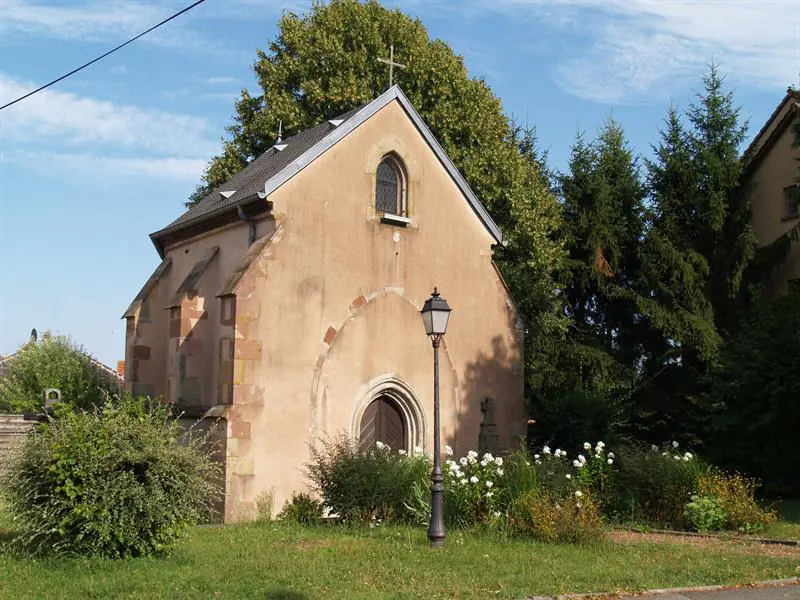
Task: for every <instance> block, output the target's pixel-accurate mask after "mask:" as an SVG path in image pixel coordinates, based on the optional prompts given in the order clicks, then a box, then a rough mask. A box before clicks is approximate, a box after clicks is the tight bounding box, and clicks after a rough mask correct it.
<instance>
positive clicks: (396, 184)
mask: <svg viewBox="0 0 800 600" xmlns="http://www.w3.org/2000/svg"><path fill="white" fill-rule="evenodd" d="M375 175H376V177H375V210H376V211H377V212H379V213H384V214H388V215H397V216H400V217H405V216H406V212H407V198H406V197H407V194H408V190H407V185H406V174H405V168H404V167H403V164H402V162H401V161H400V159H399V158H398V157H397V156H395V155H394V154H389V155H387V156H385V157H384V158H383V160H382V161H381V163H380V164H379V165H378V170H377V172H376V174H375Z"/></svg>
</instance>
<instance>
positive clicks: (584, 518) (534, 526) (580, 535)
mask: <svg viewBox="0 0 800 600" xmlns="http://www.w3.org/2000/svg"><path fill="white" fill-rule="evenodd" d="M508 524H509V527H510V529H511V531H513V532H515V533H517V534H520V535H526V536H530V537H532V538H534V539H537V540H542V541H545V542H560V543H585V542H593V541H597V540H599V539H601V538H602V537H603V521H602V518H601V516H600V509H599V506H598V504H597V503H596V502H595V501H594V500H593V499H592V497H591V496H590V495H588V494H583V493H582V492H580V491H579V490H576V491H575V492H573V493H572V494H567V495H563V496H558V495H554V494H551V493H550V492H548V491H547V490H533V491H531V492H528V493H527V494H525V495H523V496H521V497H520V498H518V499H517V500H516V501H514V502H513V504H512V505H511V508H510V511H509V519H508Z"/></svg>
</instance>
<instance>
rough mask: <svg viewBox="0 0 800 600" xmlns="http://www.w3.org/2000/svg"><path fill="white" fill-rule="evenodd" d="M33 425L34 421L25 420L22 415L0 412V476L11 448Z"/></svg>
mask: <svg viewBox="0 0 800 600" xmlns="http://www.w3.org/2000/svg"><path fill="white" fill-rule="evenodd" d="M35 425H36V421H26V420H25V419H24V417H23V416H22V415H3V414H0V476H2V474H3V473H4V472H5V468H6V464H7V461H8V457H9V454H10V452H11V450H12V449H13V448H14V446H16V445H17V444H19V443H20V442H21V441H22V439H23V437H24V436H25V434H27V433H28V432H29V431H31V429H33V427H34V426H35Z"/></svg>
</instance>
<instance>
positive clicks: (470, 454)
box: [467, 450, 478, 458]
mask: <svg viewBox="0 0 800 600" xmlns="http://www.w3.org/2000/svg"><path fill="white" fill-rule="evenodd" d="M467 458H478V453H477V452H475V450H470V451H469V452H467Z"/></svg>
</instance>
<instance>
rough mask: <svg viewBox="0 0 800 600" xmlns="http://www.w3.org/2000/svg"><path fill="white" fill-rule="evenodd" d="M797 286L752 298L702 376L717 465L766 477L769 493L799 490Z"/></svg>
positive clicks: (799, 300) (799, 326) (799, 322)
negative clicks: (768, 297)
mask: <svg viewBox="0 0 800 600" xmlns="http://www.w3.org/2000/svg"><path fill="white" fill-rule="evenodd" d="M798 332H800V291H798V290H795V291H793V292H792V293H790V294H789V295H787V296H785V297H783V298H780V299H779V300H776V301H774V302H772V303H767V302H760V303H758V304H757V305H756V306H755V307H754V308H753V309H752V310H751V312H750V314H749V315H748V316H747V318H746V319H745V320H744V321H743V323H742V325H741V327H740V330H739V332H738V333H737V334H736V335H734V336H732V337H731V338H730V339H729V340H728V341H727V344H726V345H725V348H724V349H723V351H722V354H721V356H720V360H719V363H718V364H717V365H716V366H715V368H714V369H713V370H712V372H711V375H710V376H709V377H708V378H707V382H708V392H707V400H708V402H709V403H710V404H713V405H714V406H715V407H716V411H717V412H716V414H715V418H714V425H715V431H714V436H713V437H714V439H713V443H712V444H711V447H712V451H713V455H712V458H713V459H714V462H715V463H719V464H720V465H721V466H723V467H725V468H727V469H736V470H739V471H741V472H743V473H747V474H748V475H750V476H752V477H758V478H759V479H761V480H762V481H763V482H764V487H765V489H766V491H768V492H770V493H772V494H783V495H786V496H790V497H791V496H792V495H794V496H797V495H798V494H800V477H798V476H797V474H798V473H800V452H793V451H787V449H789V448H794V447H795V446H796V443H797V432H798V431H800V411H798V410H797V398H799V397H800V378H798V377H797V373H798V369H800V333H798Z"/></svg>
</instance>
